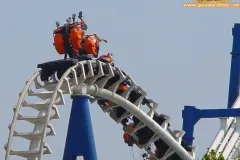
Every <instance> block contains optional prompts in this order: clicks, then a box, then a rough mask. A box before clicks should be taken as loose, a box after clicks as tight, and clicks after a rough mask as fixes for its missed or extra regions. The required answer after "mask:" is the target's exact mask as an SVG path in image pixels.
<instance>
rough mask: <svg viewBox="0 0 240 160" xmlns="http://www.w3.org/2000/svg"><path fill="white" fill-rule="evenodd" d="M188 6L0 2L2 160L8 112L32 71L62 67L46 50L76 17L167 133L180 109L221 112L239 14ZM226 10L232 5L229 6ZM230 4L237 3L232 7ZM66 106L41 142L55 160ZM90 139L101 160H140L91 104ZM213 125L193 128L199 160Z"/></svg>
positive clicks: (169, 2) (137, 0) (177, 124)
mask: <svg viewBox="0 0 240 160" xmlns="http://www.w3.org/2000/svg"><path fill="white" fill-rule="evenodd" d="M187 2H191V1H189V0H178V1H174V0H165V1H157V0H151V1H143V0H132V1H128V0H122V1H112V0H101V1H97V0H95V1H93V0H92V1H90V0H89V1H83V0H78V1H77V0H69V1H63V0H51V1H30V0H22V1H17V0H15V1H14V0H12V1H7V0H3V1H1V2H0V19H1V20H2V21H1V25H0V33H1V36H0V42H1V45H0V51H1V57H2V58H1V59H2V61H1V63H0V72H1V73H2V76H1V79H0V86H1V90H2V92H0V96H1V101H2V103H1V109H2V110H1V112H2V116H1V121H0V126H1V132H0V135H1V136H0V145H2V149H0V155H1V157H4V155H5V151H4V149H3V145H4V144H5V143H6V142H7V138H8V133H9V130H8V128H7V126H8V124H9V123H10V122H11V120H12V116H13V111H12V108H13V107H14V105H16V103H17V100H18V94H19V92H21V90H22V89H23V87H24V85H25V82H26V81H27V79H28V78H30V77H31V76H32V74H33V73H34V72H36V71H37V70H38V69H37V67H36V66H37V64H39V63H42V62H46V61H51V60H55V59H61V58H63V57H61V56H59V55H58V54H57V53H56V51H55V49H54V47H53V45H52V43H53V37H52V31H53V29H55V21H56V20H58V21H59V22H60V23H61V24H62V23H65V19H66V18H67V17H69V16H71V14H72V13H78V12H79V11H80V10H82V11H83V14H84V18H85V20H86V22H87V24H88V26H89V30H88V32H89V33H97V34H98V35H99V36H101V37H103V38H105V39H107V40H108V44H104V43H103V44H102V45H101V50H100V52H101V53H107V52H112V53H113V54H114V59H115V63H116V65H117V66H119V67H120V68H121V69H122V70H124V71H125V72H126V73H127V74H129V75H130V76H131V77H132V78H133V79H134V80H135V81H136V83H137V84H138V85H139V86H141V87H142V88H143V89H144V90H146V91H147V93H148V97H149V98H152V99H154V100H155V101H157V102H159V107H158V109H157V111H158V113H164V114H167V115H169V116H171V128H172V129H181V128H182V118H181V111H182V110H183V107H184V105H194V106H197V107H198V108H202V109H203V108H206V109H207V108H226V105H227V97H228V84H229V71H230V60H231V59H230V58H231V56H230V52H231V49H232V33H231V30H232V27H233V25H234V23H238V22H240V19H239V13H240V11H239V10H238V9H232V8H200V9H196V8H191V9H190V8H183V7H182V3H187ZM232 2H233V1H232ZM236 2H237V1H236ZM70 107H71V99H70V98H69V97H66V105H65V106H62V107H61V108H59V111H60V115H61V119H60V120H57V121H54V127H55V130H56V132H57V135H56V136H55V137H50V138H48V141H47V142H48V143H49V145H50V146H51V148H52V150H53V154H52V155H51V156H49V157H48V159H55V160H58V159H61V158H62V155H63V150H64V144H65V137H66V132H67V125H68V118H69V113H70ZM90 110H91V116H92V123H93V128H94V136H95V137H94V138H95V141H96V142H95V143H96V148H97V152H98V153H97V154H98V159H100V160H112V159H114V160H122V159H124V160H133V159H134V158H135V159H140V158H139V152H140V151H138V150H135V152H134V154H133V151H132V148H129V147H128V146H127V145H126V144H124V142H123V139H122V134H123V131H122V127H121V126H120V125H117V124H116V123H115V122H114V121H113V120H112V119H111V118H110V117H109V116H108V115H107V114H104V113H103V112H102V111H101V109H100V108H99V107H98V106H97V105H96V104H93V105H91V106H90ZM219 125H220V124H219V120H218V119H204V120H201V121H200V122H198V124H197V125H196V127H195V137H196V138H195V141H194V145H196V146H197V155H198V157H201V156H202V155H203V154H204V153H205V152H206V150H207V148H208V147H209V146H210V144H211V142H212V140H213V138H214V136H215V135H216V133H217V131H218V129H219Z"/></svg>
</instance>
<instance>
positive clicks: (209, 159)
mask: <svg viewBox="0 0 240 160" xmlns="http://www.w3.org/2000/svg"><path fill="white" fill-rule="evenodd" d="M202 160H224V157H223V155H222V153H220V155H219V156H218V157H217V154H216V151H215V150H213V149H212V150H211V151H210V152H209V153H208V152H207V153H206V154H205V155H204V156H203V158H202Z"/></svg>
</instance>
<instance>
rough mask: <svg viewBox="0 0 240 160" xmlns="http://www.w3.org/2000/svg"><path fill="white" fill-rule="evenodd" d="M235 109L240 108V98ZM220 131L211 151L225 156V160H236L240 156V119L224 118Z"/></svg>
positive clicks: (234, 105) (235, 104)
mask: <svg viewBox="0 0 240 160" xmlns="http://www.w3.org/2000/svg"><path fill="white" fill-rule="evenodd" d="M233 108H240V96H238V98H237V99H236V101H235V103H234V104H233ZM220 121H221V125H220V130H219V131H218V133H217V135H216V137H215V139H214V140H213V142H212V144H211V146H210V149H209V151H210V150H212V149H213V150H215V151H217V154H218V155H219V154H220V153H222V154H223V156H224V159H226V160H234V159H235V158H236V156H237V155H239V154H240V150H239V148H240V119H239V118H238V117H237V118H233V117H229V118H222V119H221V120H220Z"/></svg>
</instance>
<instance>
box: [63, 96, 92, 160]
mask: <svg viewBox="0 0 240 160" xmlns="http://www.w3.org/2000/svg"><path fill="white" fill-rule="evenodd" d="M72 99H73V102H72V109H71V115H70V118H69V125H68V133H67V138H66V143H65V150H64V155H63V160H76V158H77V156H83V157H84V160H97V153H96V147H95V142H94V135H93V129H92V122H91V116H90V111H89V104H88V99H89V96H88V95H72Z"/></svg>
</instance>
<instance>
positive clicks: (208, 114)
mask: <svg viewBox="0 0 240 160" xmlns="http://www.w3.org/2000/svg"><path fill="white" fill-rule="evenodd" d="M225 117H240V108H226V109H225V108H224V109H198V108H196V107H194V106H184V110H183V111H182V118H183V128H182V129H183V130H184V131H185V135H184V136H183V139H184V140H185V141H186V143H187V144H188V145H189V146H192V144H193V140H194V137H193V134H194V125H195V124H196V123H197V122H198V121H199V120H200V119H202V118H225Z"/></svg>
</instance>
